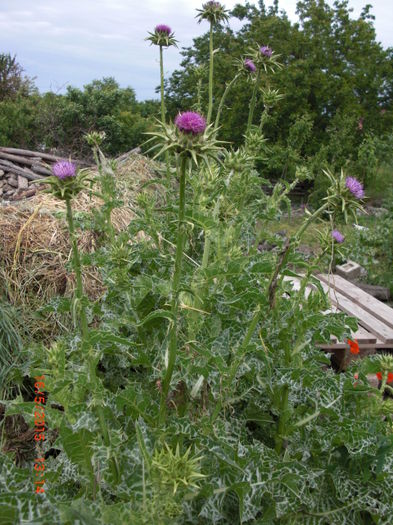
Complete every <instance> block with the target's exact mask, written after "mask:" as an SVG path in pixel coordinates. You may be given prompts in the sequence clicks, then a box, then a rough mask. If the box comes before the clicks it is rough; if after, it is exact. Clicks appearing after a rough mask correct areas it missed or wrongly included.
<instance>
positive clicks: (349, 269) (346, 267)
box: [336, 261, 362, 279]
mask: <svg viewBox="0 0 393 525" xmlns="http://www.w3.org/2000/svg"><path fill="white" fill-rule="evenodd" d="M336 273H337V274H338V275H341V277H343V278H344V279H356V278H357V277H360V274H361V273H362V267H361V266H360V264H358V263H356V262H354V261H347V262H346V263H345V264H340V265H339V266H336Z"/></svg>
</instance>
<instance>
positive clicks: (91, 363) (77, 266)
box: [66, 199, 119, 482]
mask: <svg viewBox="0 0 393 525" xmlns="http://www.w3.org/2000/svg"><path fill="white" fill-rule="evenodd" d="M66 206H67V222H68V229H69V233H70V239H71V244H72V258H73V267H74V271H75V277H76V297H77V299H78V301H79V316H80V320H81V333H82V341H83V346H84V352H85V350H86V347H87V346H88V344H89V328H88V324H87V316H86V310H85V306H84V304H83V296H84V294H83V283H82V265H81V260H80V255H79V250H78V242H77V238H76V234H75V227H74V219H73V215H72V206H71V199H67V200H66ZM84 355H86V357H85V359H86V362H87V365H88V368H89V376H90V382H91V384H92V386H93V390H95V389H96V388H97V387H98V379H97V373H96V366H97V364H96V361H95V359H94V355H93V350H92V348H90V349H89V352H86V353H85V354H84ZM95 409H96V413H97V417H98V420H99V424H100V430H101V434H102V436H103V439H104V444H105V446H106V447H109V446H110V437H109V433H108V427H107V424H106V422H105V415H104V411H103V407H102V406H100V405H97V406H96V407H95ZM110 466H111V471H112V475H113V477H114V479H115V481H116V482H118V481H119V467H118V465H117V461H116V459H115V458H113V457H112V458H110Z"/></svg>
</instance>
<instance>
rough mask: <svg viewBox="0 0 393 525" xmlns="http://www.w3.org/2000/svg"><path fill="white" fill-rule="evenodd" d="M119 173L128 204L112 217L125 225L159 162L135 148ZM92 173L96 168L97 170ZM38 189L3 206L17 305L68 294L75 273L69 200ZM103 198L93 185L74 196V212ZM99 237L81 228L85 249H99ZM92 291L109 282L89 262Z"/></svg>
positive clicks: (93, 294)
mask: <svg viewBox="0 0 393 525" xmlns="http://www.w3.org/2000/svg"><path fill="white" fill-rule="evenodd" d="M120 160H121V161H120V162H119V169H118V172H117V174H116V178H117V182H118V186H119V189H120V195H121V198H122V200H123V201H124V206H123V207H121V208H117V209H115V210H113V212H112V223H113V225H114V227H115V228H116V229H117V230H118V231H120V230H123V229H124V228H126V227H127V226H128V225H129V223H130V221H131V220H132V219H133V217H134V211H133V208H134V203H135V197H136V194H137V193H138V191H139V190H140V187H141V185H142V184H143V183H145V182H147V181H149V180H151V179H153V178H156V176H157V175H156V171H155V170H156V168H157V166H156V164H155V163H153V162H152V161H151V160H149V159H147V158H146V157H143V156H142V155H139V154H137V153H133V154H132V155H128V157H124V158H121V159H120ZM92 174H93V176H96V175H97V174H96V173H95V172H94V171H92ZM41 188H42V185H39V191H38V193H37V194H36V195H34V196H33V197H32V198H30V199H26V200H23V201H20V202H18V203H17V204H14V203H12V204H9V205H5V204H4V205H3V206H0V283H1V281H2V283H1V284H2V285H3V287H4V289H5V292H6V294H7V296H8V298H9V299H10V301H11V302H12V303H13V304H15V305H23V306H25V307H26V306H30V307H33V308H34V307H37V306H38V305H42V304H44V303H45V302H46V301H47V300H48V299H49V298H50V297H53V296H54V295H69V293H70V292H71V290H72V289H73V288H74V276H73V275H72V274H70V273H69V272H68V271H67V269H66V266H67V264H68V262H69V261H70V257H71V247H70V242H69V237H68V233H67V229H66V221H65V205H64V204H63V203H62V202H60V201H58V200H57V199H55V198H54V197H52V196H51V195H49V194H45V193H42V189H41ZM101 204H102V201H101V200H100V199H99V198H98V197H96V196H93V195H90V192H89V191H85V192H81V193H80V194H79V196H78V198H77V199H76V200H75V201H74V204H73V208H74V210H75V212H88V211H90V210H92V209H94V208H97V207H99V206H100V205H101ZM95 242H96V239H95V238H94V233H92V232H90V231H83V232H79V244H80V247H81V249H82V250H83V251H85V252H91V251H92V250H94V247H95ZM84 279H85V282H84V285H85V292H86V293H87V295H88V296H89V297H90V298H92V299H96V298H97V297H99V296H100V295H101V294H102V293H103V292H104V288H103V285H102V282H101V280H100V275H99V273H98V271H97V270H96V269H95V268H85V271H84Z"/></svg>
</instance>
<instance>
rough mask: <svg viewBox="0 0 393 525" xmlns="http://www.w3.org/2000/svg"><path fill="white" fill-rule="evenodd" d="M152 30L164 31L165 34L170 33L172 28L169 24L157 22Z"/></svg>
mask: <svg viewBox="0 0 393 525" xmlns="http://www.w3.org/2000/svg"><path fill="white" fill-rule="evenodd" d="M154 31H155V32H156V33H165V34H166V35H170V34H171V33H172V29H171V28H170V27H169V26H167V25H166V24H158V25H157V26H156V27H155V28H154Z"/></svg>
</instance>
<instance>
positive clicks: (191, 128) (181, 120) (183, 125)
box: [175, 111, 206, 135]
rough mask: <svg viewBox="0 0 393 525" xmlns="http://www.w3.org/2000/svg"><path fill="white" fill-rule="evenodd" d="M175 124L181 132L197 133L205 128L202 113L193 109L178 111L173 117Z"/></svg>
mask: <svg viewBox="0 0 393 525" xmlns="http://www.w3.org/2000/svg"><path fill="white" fill-rule="evenodd" d="M175 125H176V126H177V128H178V129H179V130H180V131H182V132H183V133H192V134H193V135H199V134H200V133H203V132H204V131H205V129H206V120H205V119H204V117H202V115H200V114H199V113H196V112H194V111H185V112H184V113H179V114H178V115H177V117H176V118H175Z"/></svg>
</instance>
